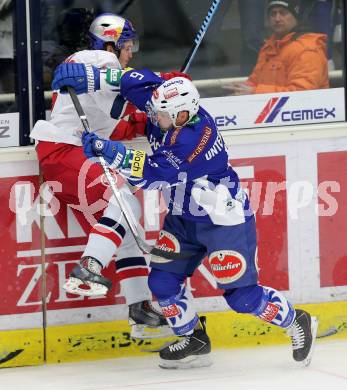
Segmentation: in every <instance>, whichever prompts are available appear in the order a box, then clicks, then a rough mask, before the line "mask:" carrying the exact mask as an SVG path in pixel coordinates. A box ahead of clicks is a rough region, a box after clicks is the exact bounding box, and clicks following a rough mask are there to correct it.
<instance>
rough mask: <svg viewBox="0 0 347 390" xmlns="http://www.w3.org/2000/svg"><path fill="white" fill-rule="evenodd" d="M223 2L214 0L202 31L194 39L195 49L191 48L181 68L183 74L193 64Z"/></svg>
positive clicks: (201, 28) (203, 23)
mask: <svg viewBox="0 0 347 390" xmlns="http://www.w3.org/2000/svg"><path fill="white" fill-rule="evenodd" d="M221 2H222V0H213V2H212V4H211V7H210V8H209V10H208V12H207V15H206V17H205V19H204V21H203V22H202V25H201V27H200V30H199V31H198V32H197V34H196V36H195V39H194V44H193V47H192V48H191V50H190V52H189V54H188V55H187V57H186V59H185V60H184V63H183V65H182V67H181V72H184V73H186V72H187V71H188V69H189V67H190V64H191V62H192V61H193V58H194V57H195V54H196V52H197V50H198V48H199V46H200V43H201V42H202V40H203V38H204V35H205V33H206V31H207V29H208V27H209V25H210V23H211V20H212V18H213V16H214V14H215V13H216V11H217V9H218V7H219V5H220V3H221Z"/></svg>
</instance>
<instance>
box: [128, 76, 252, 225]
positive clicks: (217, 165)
mask: <svg viewBox="0 0 347 390" xmlns="http://www.w3.org/2000/svg"><path fill="white" fill-rule="evenodd" d="M163 81H164V80H163V79H161V78H160V77H158V76H157V75H155V74H154V73H153V72H151V71H149V70H141V71H138V70H136V71H129V72H127V73H125V74H124V75H123V76H122V79H121V95H122V96H123V97H124V98H125V99H127V100H129V101H131V102H132V103H133V104H134V105H135V106H136V107H137V108H139V109H140V110H141V111H146V103H147V102H148V101H149V100H150V99H151V97H152V93H153V91H154V90H155V89H156V88H157V87H158V86H159V85H161V84H162V83H163ZM146 135H147V139H148V141H149V143H150V145H151V148H152V151H153V154H152V155H147V154H146V153H144V152H142V151H139V150H129V151H128V154H127V157H126V160H127V161H126V163H125V164H123V166H124V167H123V168H122V169H121V173H122V174H123V175H124V176H126V177H127V179H128V181H129V182H130V183H131V184H132V185H135V186H138V187H141V188H144V189H161V190H162V191H163V193H164V197H165V200H166V202H167V205H168V208H169V212H170V213H171V214H172V215H180V216H182V217H183V218H186V219H189V220H193V221H197V222H205V223H206V222H207V223H213V224H217V225H237V224H240V223H243V222H244V221H245V210H247V209H248V207H249V205H248V199H247V196H246V194H245V193H244V192H243V190H242V189H241V186H240V183H239V178H238V176H237V174H236V172H235V171H234V170H233V169H232V167H231V165H230V164H229V161H228V150H227V148H226V145H225V143H224V140H223V138H222V136H221V134H220V133H219V132H218V130H217V128H216V126H215V123H214V121H213V118H212V117H211V116H210V115H209V114H208V113H207V112H206V111H205V110H204V109H203V108H202V107H200V108H199V111H198V113H197V115H196V116H195V117H194V118H192V119H191V120H190V122H188V124H186V125H185V126H184V127H181V128H172V129H170V130H168V131H167V132H163V131H162V130H161V129H160V128H159V127H157V126H155V125H154V124H152V123H151V121H150V120H149V119H148V120H147V126H146ZM250 214H252V213H251V212H250Z"/></svg>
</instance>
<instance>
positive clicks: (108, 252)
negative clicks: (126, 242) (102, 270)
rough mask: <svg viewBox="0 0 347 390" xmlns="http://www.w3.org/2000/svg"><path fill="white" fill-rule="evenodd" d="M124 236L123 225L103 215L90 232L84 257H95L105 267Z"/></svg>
mask: <svg viewBox="0 0 347 390" xmlns="http://www.w3.org/2000/svg"><path fill="white" fill-rule="evenodd" d="M124 236H125V229H124V227H123V226H122V225H120V224H119V223H117V222H116V221H115V220H113V219H111V218H108V217H101V218H100V219H99V221H98V223H96V224H95V225H94V226H93V227H92V229H91V231H90V233H89V237H88V243H87V245H86V247H85V250H84V252H83V255H82V257H86V256H90V257H94V258H95V259H97V260H98V261H99V262H100V263H101V264H102V265H103V267H107V265H108V263H109V262H110V261H111V259H112V256H113V255H114V253H115V252H116V250H117V248H118V247H119V246H120V244H121V243H122V240H123V238H124Z"/></svg>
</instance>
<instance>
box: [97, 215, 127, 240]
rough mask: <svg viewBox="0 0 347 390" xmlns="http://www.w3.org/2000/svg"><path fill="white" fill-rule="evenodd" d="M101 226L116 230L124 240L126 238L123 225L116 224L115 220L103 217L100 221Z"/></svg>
mask: <svg viewBox="0 0 347 390" xmlns="http://www.w3.org/2000/svg"><path fill="white" fill-rule="evenodd" d="M98 223H99V224H101V225H105V226H107V227H109V228H112V229H113V230H115V231H116V232H117V233H118V234H119V235H120V236H121V237H122V238H124V236H125V229H124V227H123V226H122V225H120V224H119V223H118V222H116V221H115V220H114V219H111V218H108V217H101V218H100V219H99V221H98Z"/></svg>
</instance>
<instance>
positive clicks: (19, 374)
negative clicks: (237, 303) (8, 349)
mask: <svg viewBox="0 0 347 390" xmlns="http://www.w3.org/2000/svg"><path fill="white" fill-rule="evenodd" d="M212 358H213V361H214V364H213V365H212V366H211V367H208V368H202V369H191V370H163V369H161V368H159V367H158V365H157V364H158V356H157V355H156V354H153V355H150V356H148V355H146V356H144V357H140V358H124V359H113V360H98V361H92V362H91V361H89V362H79V363H69V364H54V365H45V366H36V367H22V368H5V369H0V389H1V390H5V389H6V390H7V389H13V390H22V389H23V390H24V389H25V390H41V389H42V390H109V389H136V390H137V389H139V390H142V389H148V390H158V389H160V390H174V389H175V390H185V389H186V390H192V389H198V390H207V389H208V390H224V389H225V390H226V389H228V390H253V389H254V390H263V389H264V390H265V389H266V390H301V389H302V390H347V340H329V339H328V338H327V339H324V340H320V341H319V342H318V343H317V345H316V350H315V354H314V356H313V360H312V363H311V366H310V367H308V368H304V367H301V366H298V365H297V364H296V363H295V362H294V361H293V360H292V358H291V350H290V346H289V345H288V346H275V347H259V348H252V349H246V348H245V349H233V350H226V351H221V350H218V351H214V352H213V353H212Z"/></svg>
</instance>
